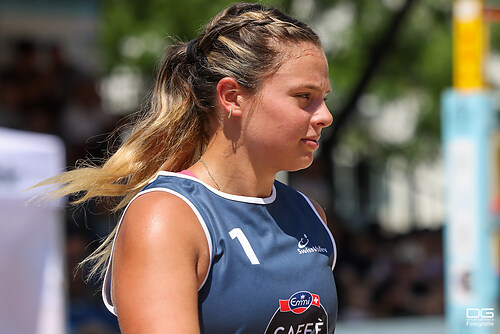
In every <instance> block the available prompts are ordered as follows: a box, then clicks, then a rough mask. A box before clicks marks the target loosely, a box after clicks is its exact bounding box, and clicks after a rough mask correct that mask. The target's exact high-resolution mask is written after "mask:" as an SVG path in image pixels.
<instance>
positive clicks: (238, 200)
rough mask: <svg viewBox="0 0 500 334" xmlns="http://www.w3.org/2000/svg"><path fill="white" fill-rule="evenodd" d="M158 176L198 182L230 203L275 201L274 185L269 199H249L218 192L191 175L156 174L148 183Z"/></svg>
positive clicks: (265, 202)
mask: <svg viewBox="0 0 500 334" xmlns="http://www.w3.org/2000/svg"><path fill="white" fill-rule="evenodd" d="M159 175H164V176H174V177H179V178H183V179H189V180H192V181H195V182H198V183H200V184H202V185H203V186H204V187H206V188H207V189H208V190H210V191H211V192H213V193H214V194H216V195H218V196H220V197H223V198H227V199H230V200H232V201H236V202H244V203H251V204H271V203H272V202H274V200H275V199H276V188H275V187H274V185H273V189H272V192H271V195H270V196H269V197H250V196H241V195H233V194H228V193H225V192H222V191H220V190H217V189H215V188H214V187H212V186H210V185H208V184H206V183H205V182H203V181H201V180H200V179H198V178H196V177H193V176H191V175H186V174H180V173H173V172H166V171H160V172H158V174H156V176H155V177H154V178H153V179H152V180H151V181H149V183H151V182H153V181H155V180H156V179H157V178H158V176H159Z"/></svg>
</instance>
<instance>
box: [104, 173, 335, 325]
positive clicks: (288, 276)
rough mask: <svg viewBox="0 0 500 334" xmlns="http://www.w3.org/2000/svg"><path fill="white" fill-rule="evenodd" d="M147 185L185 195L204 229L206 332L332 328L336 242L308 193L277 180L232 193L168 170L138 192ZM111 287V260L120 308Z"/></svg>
mask: <svg viewBox="0 0 500 334" xmlns="http://www.w3.org/2000/svg"><path fill="white" fill-rule="evenodd" d="M150 191H165V192H169V193H171V194H174V195H177V196H178V197H180V198H181V199H183V200H184V201H185V202H186V203H187V204H188V205H189V206H190V207H191V208H192V209H193V211H194V213H195V214H196V216H197V217H198V219H199V221H200V224H201V225H202V227H203V229H204V231H205V234H206V236H207V239H208V244H209V250H210V258H211V263H210V270H209V272H208V274H207V277H206V278H205V282H204V283H203V285H202V287H201V288H200V289H199V291H198V303H199V318H200V328H201V332H202V333H205V334H225V333H242V334H243V333H245V334H256V333H263V334H290V333H293V334H299V333H302V334H306V333H333V332H334V329H335V323H336V318H337V293H336V288H335V281H334V278H333V273H332V270H333V266H334V265H335V260H336V248H335V243H334V240H333V238H332V236H331V234H330V232H329V230H328V229H327V227H326V225H325V224H324V223H323V221H322V219H321V218H320V217H319V215H318V213H317V212H316V210H315V208H314V206H313V205H312V204H311V202H310V201H309V200H308V199H307V198H306V197H305V196H304V195H302V194H301V193H299V192H297V191H296V190H293V189H292V188H290V187H288V186H286V185H284V184H282V183H280V182H278V181H275V183H274V186H273V191H272V194H271V196H270V197H267V198H256V197H245V196H236V195H230V194H227V193H223V192H221V191H218V190H216V189H214V188H212V187H210V186H208V185H207V184H205V183H203V182H201V181H200V180H198V179H196V178H194V177H191V176H187V175H183V174H177V173H170V172H160V173H159V174H158V176H157V177H156V178H155V179H154V180H153V181H152V182H150V183H149V184H148V185H147V186H146V187H145V188H144V189H143V191H142V192H141V193H140V194H142V193H145V192H150ZM140 194H139V195H140ZM139 195H138V196H139ZM109 287H110V269H109V266H108V272H107V273H106V278H105V282H104V287H103V298H104V301H105V304H106V306H107V307H108V309H109V310H110V311H111V312H113V313H115V312H114V307H113V306H112V302H111V298H110V289H109Z"/></svg>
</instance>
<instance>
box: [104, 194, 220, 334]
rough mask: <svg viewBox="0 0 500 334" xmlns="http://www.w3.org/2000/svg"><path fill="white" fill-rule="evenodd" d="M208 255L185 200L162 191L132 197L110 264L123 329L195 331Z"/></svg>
mask: <svg viewBox="0 0 500 334" xmlns="http://www.w3.org/2000/svg"><path fill="white" fill-rule="evenodd" d="M209 257H210V255H209V248H208V243H207V239H206V236H205V233H204V231H203V229H202V227H201V225H200V222H199V221H198V219H197V218H196V216H195V214H194V212H193V211H192V209H191V208H190V207H189V206H188V205H187V204H186V203H185V202H184V201H183V200H181V199H180V198H178V197H176V196H174V195H172V194H169V193H165V192H160V191H158V192H150V193H147V194H144V195H142V196H140V197H138V198H137V199H136V200H134V201H133V202H132V204H131V205H130V207H129V208H128V209H127V212H126V214H125V216H124V218H123V222H122V226H121V227H120V231H119V233H118V236H117V239H116V244H115V251H114V255H113V265H112V268H113V275H112V296H113V303H114V305H115V308H116V312H117V316H118V321H119V323H120V328H121V330H122V333H124V334H127V333H133V334H141V333H147V334H153V333H162V334H163V333H199V332H200V329H199V320H198V287H199V286H200V285H201V283H202V282H203V280H204V278H205V275H206V273H207V271H208V267H209V263H210V261H209Z"/></svg>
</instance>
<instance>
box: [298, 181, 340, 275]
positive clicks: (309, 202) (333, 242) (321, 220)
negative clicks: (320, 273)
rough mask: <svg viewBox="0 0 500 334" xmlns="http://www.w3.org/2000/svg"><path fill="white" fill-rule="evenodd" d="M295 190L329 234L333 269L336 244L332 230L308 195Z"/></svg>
mask: <svg viewBox="0 0 500 334" xmlns="http://www.w3.org/2000/svg"><path fill="white" fill-rule="evenodd" d="M297 192H298V193H299V194H301V195H302V197H304V199H305V200H306V202H307V203H308V204H309V206H310V207H311V209H312V210H313V212H314V213H315V214H316V217H318V219H319V221H320V222H321V224H323V227H324V228H325V230H326V232H327V233H328V235H329V236H330V240H331V242H332V246H333V263H332V270H333V268H335V264H336V263H337V244H336V243H335V239H334V238H333V235H332V232H331V231H330V229H329V228H328V226H327V225H326V222H325V221H324V220H323V218H321V215H320V214H319V212H318V210H316V208H315V207H314V204H312V202H311V200H310V199H309V197H307V196H306V195H304V194H303V193H301V192H300V191H297Z"/></svg>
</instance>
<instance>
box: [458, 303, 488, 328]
mask: <svg viewBox="0 0 500 334" xmlns="http://www.w3.org/2000/svg"><path fill="white" fill-rule="evenodd" d="M465 315H466V317H467V322H466V325H467V326H469V327H493V325H494V319H495V309H494V308H493V307H484V308H476V307H468V308H467V309H466V314H465Z"/></svg>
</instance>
